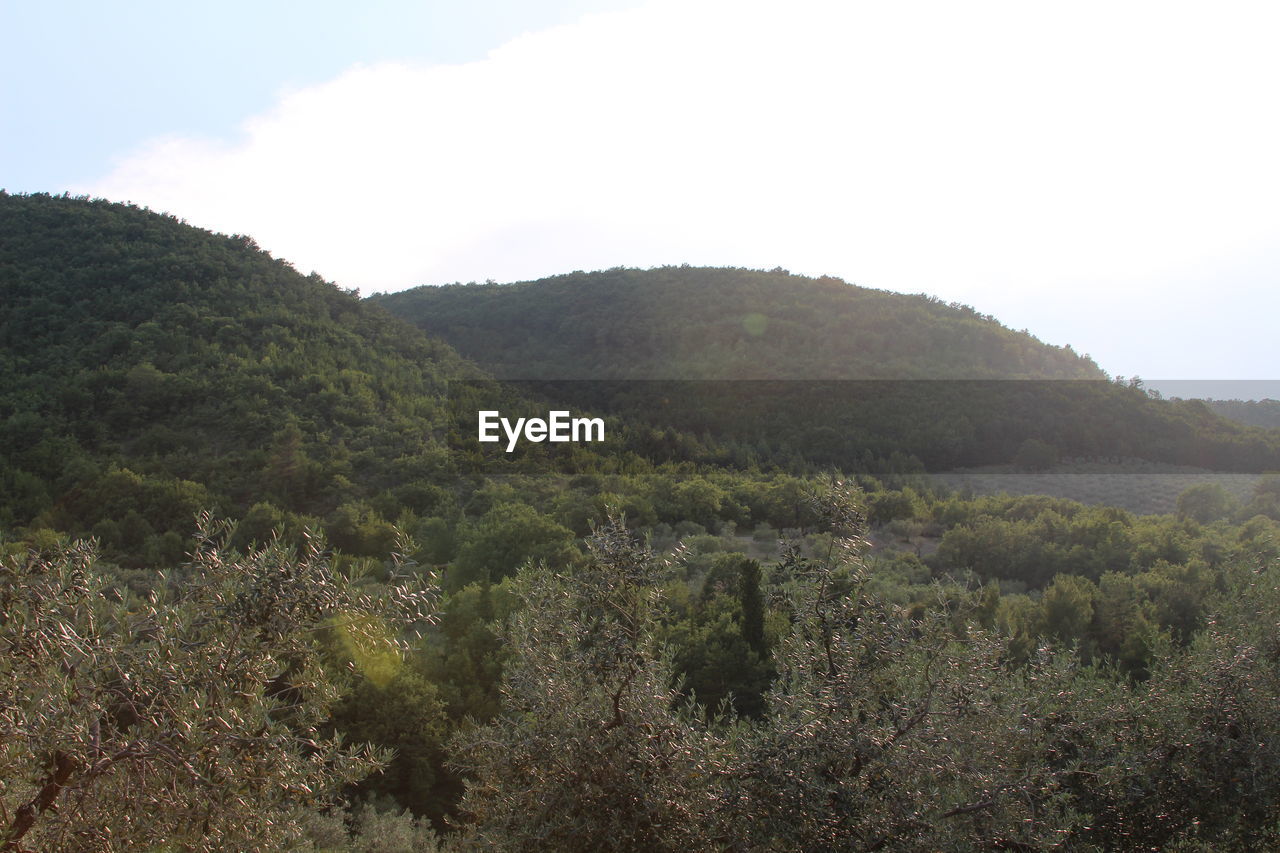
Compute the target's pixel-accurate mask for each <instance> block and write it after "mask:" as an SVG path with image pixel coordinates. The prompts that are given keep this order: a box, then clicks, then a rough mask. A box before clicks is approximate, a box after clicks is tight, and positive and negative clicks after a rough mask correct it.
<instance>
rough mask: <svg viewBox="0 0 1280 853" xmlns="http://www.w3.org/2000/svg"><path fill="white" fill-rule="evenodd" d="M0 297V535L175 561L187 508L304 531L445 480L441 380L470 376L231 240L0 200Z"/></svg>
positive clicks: (352, 302)
mask: <svg viewBox="0 0 1280 853" xmlns="http://www.w3.org/2000/svg"><path fill="white" fill-rule="evenodd" d="M0 283H2V286H3V292H4V298H3V300H2V301H0V375H2V376H3V377H4V380H3V384H2V385H0V446H2V447H3V448H4V457H3V459H0V482H3V483H4V486H5V488H4V498H3V501H2V502H0V528H2V527H10V528H11V527H13V526H15V525H27V524H34V525H36V526H44V527H49V528H52V529H55V530H62V531H68V532H73V533H78V534H84V533H90V532H93V533H96V534H97V535H99V537H100V538H101V539H102V540H103V541H104V544H106V545H107V546H108V547H109V548H111V549H114V550H115V551H118V552H120V553H124V552H126V551H128V552H131V553H133V554H135V555H137V554H140V553H142V552H144V551H147V549H148V548H149V549H151V552H153V553H152V556H153V557H155V558H156V559H158V558H159V554H158V553H157V551H158V550H159V551H166V552H167V553H168V556H170V557H173V556H176V557H181V549H180V547H179V543H178V542H177V540H175V539H174V538H173V537H172V536H170V537H168V538H167V539H166V538H165V534H166V533H172V532H175V531H182V535H183V536H185V535H186V533H187V532H189V530H190V528H191V526H192V523H193V522H192V513H193V512H194V511H195V510H197V509H202V508H203V509H215V510H218V511H222V512H226V513H232V514H235V515H237V516H239V515H242V514H244V513H245V512H246V511H247V510H249V508H250V507H252V506H253V505H254V504H257V503H259V502H268V503H269V504H270V505H271V506H272V507H275V508H278V509H279V510H288V511H292V512H297V513H305V514H310V515H314V516H320V517H323V516H329V515H330V514H331V513H333V512H334V511H335V510H336V509H337V508H338V507H340V506H342V505H343V504H345V503H348V502H351V501H356V500H360V499H365V498H370V497H373V496H376V495H378V494H379V493H381V492H382V491H384V490H387V489H392V488H394V487H397V486H399V485H402V484H403V483H404V482H406V481H407V480H409V479H415V478H427V479H440V480H448V479H449V477H450V476H451V475H452V472H451V469H450V464H449V454H448V452H447V451H446V449H445V446H444V443H443V439H442V436H443V433H444V427H445V425H446V424H447V416H446V403H445V388H446V382H447V380H448V379H450V378H457V377H460V376H480V375H482V374H481V373H480V372H479V371H478V370H476V369H475V368H474V367H471V366H469V365H467V364H466V363H465V362H464V360H463V359H461V358H460V357H459V356H458V355H457V353H455V352H454V351H453V350H452V349H451V348H450V347H449V346H447V345H446V344H443V343H440V342H438V341H433V340H430V339H429V338H427V337H426V336H425V335H423V334H421V333H420V332H418V331H417V330H416V329H414V328H412V327H410V326H409V325H408V324H405V323H401V322H399V321H397V320H395V318H393V317H391V316H390V315H388V314H387V313H386V312H385V311H382V310H380V309H378V308H376V307H375V306H373V305H370V304H368V303H366V302H362V301H361V300H360V299H358V298H357V296H356V295H355V294H354V293H353V292H346V291H343V290H341V289H340V288H338V287H337V286H335V285H334V284H332V283H330V282H326V281H324V280H323V279H321V278H320V277H319V276H316V275H314V274H313V275H310V276H306V275H302V274H300V273H299V272H297V271H296V270H295V269H294V268H293V267H292V266H291V265H290V264H289V263H287V262H285V261H282V260H279V259H276V258H272V257H271V256H270V255H269V254H268V253H266V252H264V251H262V250H261V249H259V248H258V247H257V246H256V245H255V243H254V242H253V240H251V239H250V238H248V237H244V236H238V235H233V236H226V235H220V234H213V233H210V232H208V231H204V230H201V229H197V228H194V227H191V226H189V225H187V224H185V223H183V222H181V221H179V220H177V219H175V218H173V217H169V216H163V215H160V214H157V213H154V212H152V211H148V210H144V209H141V208H138V207H133V206H129V205H124V204H114V203H109V202H105V201H96V200H95V201H90V200H87V199H77V198H68V197H65V196H64V197H58V196H47V195H31V196H22V195H7V194H0ZM273 511H274V510H273ZM279 520H280V516H278V515H272V514H271V513H269V512H268V513H266V517H265V518H264V523H265V522H266V521H276V522H278V521H279ZM267 529H269V526H268V528H267Z"/></svg>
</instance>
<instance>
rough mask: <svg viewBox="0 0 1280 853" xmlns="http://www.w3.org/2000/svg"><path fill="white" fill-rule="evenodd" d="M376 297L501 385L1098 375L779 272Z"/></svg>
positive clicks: (618, 277)
mask: <svg viewBox="0 0 1280 853" xmlns="http://www.w3.org/2000/svg"><path fill="white" fill-rule="evenodd" d="M371 301H373V302H375V303H377V304H379V305H382V306H384V307H386V308H387V309H388V310H389V311H391V312H392V313H394V314H396V315H398V316H400V317H403V318H404V319H406V320H408V321H410V322H411V323H414V324H415V325H417V326H419V327H420V328H422V329H424V330H425V331H427V332H428V333H430V334H433V335H438V336H439V337H441V338H443V339H445V340H447V341H449V342H450V343H451V344H452V345H453V346H454V347H456V348H457V349H458V351H459V352H461V353H463V354H464V355H467V356H468V357H470V358H473V359H475V360H476V362H477V363H479V364H482V365H484V366H485V367H486V368H487V369H489V370H490V371H491V372H492V373H493V374H494V375H496V376H499V377H501V378H504V379H662V380H668V379H700V380H708V379H717V380H718V379H804V380H815V379H841V380H850V379H1104V378H1105V374H1104V373H1103V372H1102V371H1101V370H1100V369H1099V368H1098V366H1097V365H1096V364H1094V363H1093V361H1092V360H1090V359H1089V358H1088V357H1086V356H1081V355H1078V354H1076V353H1075V352H1073V351H1072V350H1071V348H1070V347H1054V346H1049V345H1047V344H1044V343H1041V342H1040V341H1038V340H1036V339H1035V338H1033V337H1031V336H1030V335H1029V334H1027V333H1025V332H1014V331H1012V330H1010V329H1007V328H1005V327H1004V326H1002V325H1000V323H998V322H997V321H996V320H995V319H994V318H992V317H989V316H986V315H983V314H979V313H978V312H976V311H974V310H973V309H971V308H967V307H964V306H960V305H947V304H945V303H943V302H941V301H939V300H937V299H933V298H931V297H928V296H904V295H902V294H897V293H890V292H887V291H882V290H870V289H868V288H863V287H857V286H854V285H851V284H847V283H845V282H843V281H841V280H840V279H836V278H829V277H824V278H818V279H814V278H806V277H804V276H798V275H791V274H789V273H786V272H782V271H776V270H775V271H773V272H762V271H757V270H745V269H705V268H695V267H663V268H660V269H652V270H638V269H621V268H619V269H612V270H608V271H605V272H595V273H580V272H578V273H572V274H569V275H561V276H555V277H553V278H547V279H542V280H540V281H532V282H521V283H518V284H510V285H497V284H484V285H475V284H472V285H446V286H443V287H418V288H414V289H412V290H407V291H403V292H401V293H394V294H389V295H379V296H374V297H372V299H371Z"/></svg>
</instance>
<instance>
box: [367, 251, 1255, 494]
mask: <svg viewBox="0 0 1280 853" xmlns="http://www.w3.org/2000/svg"><path fill="white" fill-rule="evenodd" d="M371 301H373V302H375V303H377V304H379V305H381V306H384V307H386V308H387V309H388V310H389V311H391V312H392V313H394V314H397V315H399V316H400V317H402V318H404V319H406V320H408V321H410V322H412V323H414V324H415V325H417V326H418V327H419V328H421V329H423V330H424V331H426V332H428V333H430V334H432V335H438V336H439V337H441V338H443V339H444V340H445V341H447V342H449V343H450V344H452V345H453V346H454V347H456V348H457V349H458V350H459V351H460V352H461V353H463V354H464V355H466V356H468V357H470V358H472V359H474V360H475V361H476V362H477V363H478V364H480V365H482V366H483V367H485V368H486V369H487V370H489V371H490V372H492V373H493V374H494V375H496V376H499V377H503V378H506V379H518V380H525V381H526V382H527V383H528V386H529V387H530V388H533V389H536V391H537V393H539V394H542V395H544V396H546V397H549V398H552V399H557V400H560V401H561V402H562V404H564V405H569V406H581V407H587V408H591V409H593V410H598V411H606V412H612V413H614V414H616V415H618V416H620V417H625V418H628V419H632V420H637V421H640V422H644V423H648V424H651V425H654V426H657V427H669V428H675V429H677V430H681V431H684V432H688V433H693V434H696V435H704V436H708V437H711V438H714V439H716V440H719V441H722V442H727V443H729V444H731V445H733V446H735V447H737V448H739V453H738V454H737V456H738V457H739V458H741V457H742V455H743V453H742V452H741V451H742V449H743V448H746V449H747V451H748V452H747V455H748V456H749V457H750V458H754V459H756V460H758V461H761V462H766V461H767V462H775V463H776V462H781V463H782V464H785V465H788V466H793V467H794V466H796V465H804V464H810V465H822V466H834V467H837V468H841V469H843V470H845V471H867V470H871V471H877V470H886V469H888V470H918V469H919V468H920V467H924V468H925V469H928V470H944V469H949V468H953V467H957V466H975V465H987V464H1001V463H1008V462H1013V461H1018V460H1031V463H1030V464H1036V465H1041V464H1052V460H1053V459H1056V458H1059V457H1063V456H1070V457H1089V458H1099V457H1101V458H1115V457H1126V458H1129V457H1138V458H1143V459H1149V460H1151V461H1157V462H1166V463H1177V464H1184V465H1196V466H1200V467H1206V468H1217V469H1228V470H1249V471H1257V470H1263V469H1265V468H1270V467H1276V466H1277V465H1280V432H1275V431H1266V430H1260V429H1250V428H1247V427H1244V426H1242V425H1240V424H1237V423H1232V422H1229V421H1228V420H1226V419H1224V418H1222V417H1220V416H1218V415H1217V414H1215V413H1214V412H1212V411H1210V410H1209V409H1207V408H1205V407H1204V406H1203V405H1200V404H1199V403H1196V402H1185V401H1162V400H1155V399H1152V397H1151V396H1150V395H1148V394H1146V393H1145V392H1143V391H1142V390H1141V389H1140V387H1136V386H1135V387H1129V386H1122V385H1119V384H1116V383H1113V382H1110V381H1108V380H1107V378H1106V374H1105V373H1104V372H1103V371H1102V370H1101V369H1100V368H1099V367H1098V366H1097V365H1096V364H1095V363H1094V362H1093V361H1092V360H1091V359H1089V358H1088V357H1086V356H1082V355H1079V354H1077V353H1075V352H1074V351H1073V350H1071V348H1070V347H1055V346H1050V345H1047V344H1044V343H1042V342H1040V341H1038V340H1036V339H1035V338H1034V337H1032V336H1031V335H1029V334H1027V333H1025V332H1015V331H1012V330H1010V329H1008V328H1006V327H1004V326H1002V325H1001V324H1000V323H999V322H997V321H996V320H995V319H994V318H992V317H989V316H986V315H983V314H979V313H978V312H976V311H974V310H973V309H971V308H966V307H964V306H959V305H947V304H944V303H942V302H940V301H938V300H936V299H932V298H930V297H927V296H904V295H901V294H894V293H888V292H885V291H878V290H869V289H866V288H861V287H856V286H853V285H850V284H847V283H845V282H843V281H841V280H839V279H835V278H830V277H824V278H818V279H814V278H806V277H803V276H796V275H791V274H789V273H786V272H782V271H776V270H775V271H772V272H762V271H754V270H743V269H700V268H693V267H664V268H661V269H653V270H647V271H646V270H635V269H613V270H608V271H605V272H597V273H573V274H570V275H563V276H556V277H553V278H548V279H543V280H540V281H533V282H521V283H517V284H510V285H498V284H484V285H474V284H473V285H449V286H443V287H419V288H415V289H412V290H408V291H404V292H402V293H395V294H390V295H377V296H374V297H372V298H371ZM583 380H591V381H583ZM1037 459H1038V461H1037ZM894 460H896V461H894Z"/></svg>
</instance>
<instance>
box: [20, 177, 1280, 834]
mask: <svg viewBox="0 0 1280 853" xmlns="http://www.w3.org/2000/svg"><path fill="white" fill-rule="evenodd" d="M0 289H2V291H3V296H4V299H3V302H2V303H0V364H2V365H3V369H2V370H0V376H2V377H3V384H2V385H0V450H2V454H3V455H2V456H0V486H2V487H3V490H2V492H0V647H3V648H4V649H5V651H6V653H5V654H4V655H2V656H0V849H3V850H15V851H16V850H124V849H192V850H233V849H293V850H317V851H318V850H360V851H373V850H379V851H390V850H432V849H441V850H445V849H447V850H454V849H457V850H470V849H492V850H547V849H563V850H583V851H587V850H592V851H594V850H668V849H677V848H679V849H683V850H733V851H748V850H750V851H764V850H797V849H804V850H867V851H870V850H993V849H1005V850H1009V849H1012V850H1058V849H1067V850H1149V849H1180V850H1257V849H1267V848H1270V847H1274V846H1276V845H1277V844H1278V843H1280V756H1277V755H1276V745H1277V744H1280V646H1278V645H1277V642H1276V638H1277V637H1278V636H1280V631H1277V627H1278V626H1280V584H1278V581H1280V574H1278V573H1280V476H1277V475H1275V474H1270V475H1263V476H1259V477H1258V478H1257V480H1256V484H1255V486H1254V487H1253V488H1252V489H1251V490H1250V491H1249V493H1248V494H1247V495H1244V496H1243V497H1242V496H1239V495H1237V494H1233V493H1229V492H1227V491H1226V490H1225V489H1223V488H1222V487H1221V486H1219V485H1216V484H1214V483H1211V482H1207V483H1203V484H1200V485H1196V486H1194V487H1192V488H1190V489H1187V490H1186V491H1185V492H1184V493H1183V494H1182V495H1181V497H1179V498H1178V501H1177V510H1176V512H1173V513H1169V514H1165V515H1135V514H1133V513H1130V512H1126V511H1124V510H1121V509H1117V508H1114V507H1109V506H1104V505H1086V504H1081V503H1077V502H1074V501H1070V500H1065V499H1062V498H1054V497H1050V496H1020V497H1015V496H1009V495H990V496H974V495H970V494H962V493H954V492H950V491H948V490H946V489H944V488H942V487H941V486H939V485H938V483H937V482H936V481H935V480H933V479H931V478H930V477H929V476H928V475H927V474H926V473H924V471H925V469H926V468H929V467H932V466H945V465H947V464H955V463H965V462H970V461H973V460H981V459H986V458H996V457H998V458H999V460H1000V461H1014V462H1016V463H1017V464H1018V465H1020V466H1023V467H1025V468H1027V469H1028V470H1032V469H1036V470H1038V469H1041V468H1045V467H1052V466H1053V465H1054V464H1055V462H1056V460H1057V458H1058V457H1059V456H1060V455H1063V454H1067V453H1075V454H1081V455H1087V454H1092V455H1099V456H1103V455H1132V456H1142V455H1143V454H1147V455H1148V456H1149V457H1160V456H1166V457H1177V458H1178V459H1182V458H1184V457H1186V456H1194V457H1195V458H1196V459H1197V460H1198V461H1199V462H1200V464H1202V465H1204V467H1207V468H1218V469H1222V470H1229V469H1233V468H1234V469H1237V470H1245V471H1254V472H1264V471H1266V470H1268V469H1273V470H1274V469H1276V468H1280V464H1276V463H1275V462H1274V461H1272V460H1273V459H1275V458H1277V457H1275V456H1273V455H1272V454H1274V453H1275V450H1276V448H1277V447H1280V437H1278V436H1277V434H1276V433H1275V432H1274V431H1268V430H1266V429H1264V428H1261V427H1247V426H1244V425H1241V424H1237V423H1231V422H1228V421H1226V420H1224V419H1223V418H1221V417H1219V416H1218V415H1216V414H1214V413H1213V412H1212V411H1210V409H1209V408H1208V407H1206V406H1204V405H1202V404H1199V403H1195V402H1181V401H1164V400H1158V399H1155V398H1154V397H1153V396H1152V395H1150V394H1147V393H1146V392H1145V391H1144V390H1143V389H1142V388H1141V387H1140V386H1138V385H1136V384H1124V385H1117V384H1116V383H1113V382H1109V381H1107V380H1106V378H1105V376H1104V375H1103V374H1102V373H1101V371H1100V370H1099V369H1098V368H1097V367H1096V366H1095V365H1093V363H1092V362H1090V361H1088V360H1087V359H1085V358H1082V357H1080V356H1077V355H1075V354H1074V353H1072V352H1070V351H1069V350H1066V349H1058V348H1054V347H1048V346H1045V345H1043V344H1040V343H1039V342H1036V341H1035V340H1034V339H1032V338H1030V337H1029V336H1027V335H1024V334H1021V333H1015V332H1011V331H1009V330H1007V329H1004V328H1003V327H1001V326H999V324H998V323H995V322H994V321H993V320H992V319H991V318H987V317H983V316H981V315H979V314H977V313H976V312H973V311H971V310H969V309H964V308H960V307H956V306H945V305H942V304H940V303H937V302H936V301H933V300H929V299H926V298H922V297H901V296H896V295H893V294H886V293H879V292H874V291H864V290H861V289H858V288H854V287H852V286H850V285H847V284H845V283H843V282H839V281H837V280H834V279H822V280H817V281H814V280H809V279H802V278H799V277H795V276H788V275H786V274H783V273H779V272H775V273H760V272H752V271H743V270H692V269H685V268H680V269H665V270H655V271H649V272H641V271H632V270H614V271H610V272H608V273H599V274H590V275H588V274H574V275H572V276H564V277H559V278H557V279H552V280H549V281H548V282H545V283H532V284H522V285H512V286H503V287H499V286H489V285H476V286H469V287H468V286H460V287H455V288H443V289H440V290H439V291H432V292H431V293H426V292H425V291H421V290H420V291H413V292H411V293H409V294H405V295H404V296H403V301H398V300H397V298H396V297H386V298H379V299H372V300H360V299H358V298H357V297H356V295H355V294H354V293H349V292H344V291H342V290H341V289H340V288H338V287H336V286H334V285H333V284H331V283H328V282H325V281H323V280H321V279H320V278H319V277H317V276H314V275H313V276H303V275H301V274H299V273H298V272H296V271H295V270H294V269H293V268H292V267H291V266H290V265H289V264H288V263H286V262H284V261H281V260H278V259H274V258H271V257H270V256H269V255H268V254H266V253H265V252H262V251H261V250H259V249H258V248H257V247H256V246H255V245H254V243H253V241H252V240H250V239H248V238H245V237H227V236H223V235H217V234H211V233H208V232H205V231H201V230H199V229H196V228H192V227H190V226H187V225H185V224H184V223H182V222H180V221H178V220H176V219H173V218H171V217H166V216H161V215H158V214H155V213H152V212H149V211H146V210H142V209H138V208H134V207H130V206H126V205H119V204H112V203H108V202H105V201H94V200H88V199H77V198H68V197H56V196H38V195H37V196H13V195H5V194H0ZM424 294H425V295H424ZM437 294H438V298H439V301H437V302H434V303H432V302H429V301H427V300H429V299H435V298H436V295H437ZM406 306H412V310H409V308H408V307H406ZM389 311H394V312H395V313H399V314H401V315H402V316H403V318H404V319H400V318H397V317H396V316H393V314H392V313H389ZM415 312H416V313H415ZM406 319H407V320H412V321H413V322H412V323H410V322H406ZM420 327H421V328H420ZM761 365H767V366H768V367H767V371H766V372H764V373H753V371H755V370H759V369H762V368H761ZM517 367H521V368H525V367H527V368H529V371H525V370H523V369H520V370H517V369H515V368H517ZM566 368H572V372H565V371H566ZM672 370H674V371H675V372H668V371H672ZM810 371H811V372H810ZM531 374H536V375H531ZM802 377H808V378H816V379H818V380H821V381H815V382H803V381H799V379H800V378H802ZM512 378H517V379H522V380H526V381H519V382H511V381H507V380H510V379H512ZM641 378H643V379H644V380H645V381H639V379H641ZM552 379H555V380H564V379H572V380H575V381H574V382H550V381H548V380H552ZM583 379H592V380H608V381H592V382H583V381H581V380H583ZM672 379H676V380H679V381H678V382H674V383H673V382H670V381H667V380H672ZM726 379H732V380H734V381H732V382H727V381H723V380H726ZM895 380H907V381H906V382H903V383H899V382H897V381H895ZM883 383H887V384H883ZM575 389H576V390H575ZM796 389H799V390H796ZM575 394H576V395H578V396H573V395H575ZM660 395H661V396H660ZM793 395H794V396H793ZM876 395H880V397H885V396H889V397H893V396H895V395H896V396H897V397H898V398H904V399H894V400H891V401H890V402H891V403H892V405H889V404H888V403H883V402H882V403H880V404H877V403H876V402H875V398H876ZM974 398H978V399H979V400H980V402H981V405H980V406H974V405H973V403H972V401H973V399H974ZM567 399H568V400H573V401H574V405H575V406H579V405H580V407H581V409H582V410H583V411H588V412H600V413H603V414H604V415H605V417H606V420H607V432H608V435H609V438H608V440H607V441H606V442H604V443H602V444H599V445H567V446H561V445H548V444H542V445H528V446H525V447H523V448H521V449H520V450H519V451H517V452H514V453H510V454H508V453H505V452H503V451H502V450H501V449H500V448H499V449H497V450H495V449H493V448H492V447H491V446H487V445H480V444H479V443H477V441H476V436H475V432H474V430H475V421H474V413H475V412H476V410H477V409H478V408H495V409H501V410H503V411H504V412H511V413H536V412H545V411H546V410H547V408H548V407H549V406H552V405H563V404H564V402H563V401H565V400H567ZM659 399H661V400H665V401H666V402H665V407H659V406H657V405H656V401H657V400H659ZM729 412H733V413H734V419H732V420H731V419H730V418H728V417H727V415H728V413H729ZM1059 418H1063V419H1067V421H1068V423H1069V429H1068V428H1063V427H1062V425H1061V424H1056V421H1055V419H1059ZM963 419H969V420H968V424H967V426H960V427H957V426H956V425H955V422H958V421H961V420H963ZM957 436H959V439H958V438H957ZM948 448H949V449H948ZM1175 461H1176V460H1175Z"/></svg>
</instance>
